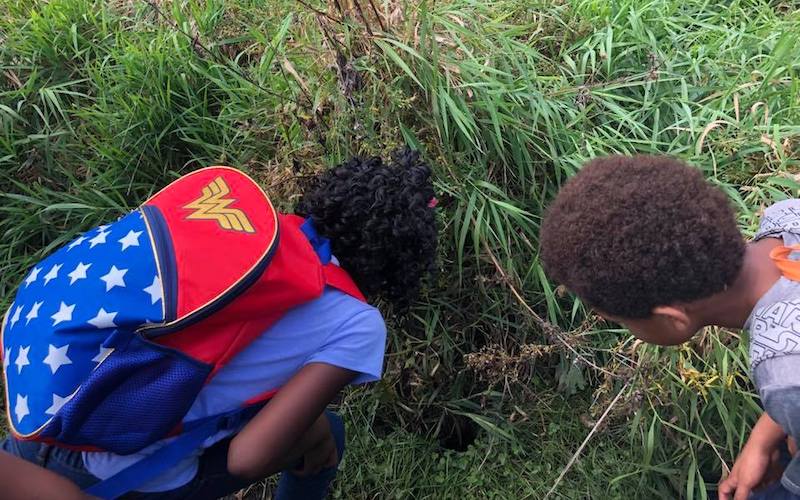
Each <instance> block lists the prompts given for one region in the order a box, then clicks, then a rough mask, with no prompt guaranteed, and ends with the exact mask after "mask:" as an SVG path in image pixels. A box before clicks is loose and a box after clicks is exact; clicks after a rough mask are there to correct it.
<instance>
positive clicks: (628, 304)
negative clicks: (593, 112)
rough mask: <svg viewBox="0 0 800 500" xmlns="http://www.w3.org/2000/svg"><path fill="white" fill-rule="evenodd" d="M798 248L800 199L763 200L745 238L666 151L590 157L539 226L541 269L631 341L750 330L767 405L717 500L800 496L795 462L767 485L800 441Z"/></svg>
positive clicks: (715, 196)
mask: <svg viewBox="0 0 800 500" xmlns="http://www.w3.org/2000/svg"><path fill="white" fill-rule="evenodd" d="M798 244H800V200H786V201H782V202H780V203H777V204H775V205H772V206H771V207H769V208H768V209H767V210H766V211H765V213H764V215H763V218H762V220H761V224H760V227H759V230H758V232H757V234H756V236H755V238H754V239H753V241H750V242H745V240H744V238H743V237H742V235H741V234H740V232H739V230H738V227H737V222H736V218H735V214H734V211H733V209H732V207H731V204H730V202H729V200H728V199H727V197H726V195H725V194H724V193H723V192H722V191H721V190H720V189H718V188H717V187H715V186H713V185H712V184H711V183H709V182H708V181H706V180H705V178H704V177H703V175H702V174H701V172H700V171H699V170H697V169H695V168H693V167H691V166H688V165H686V164H685V163H683V162H681V161H679V160H676V159H673V158H670V157H666V156H644V155H642V156H608V157H603V158H597V159H595V160H593V161H590V162H589V163H588V164H586V165H585V166H584V167H583V168H582V169H581V171H580V172H579V173H578V174H577V175H575V176H574V177H573V178H572V179H571V180H570V181H568V182H567V183H566V185H565V186H564V187H563V189H561V191H560V192H559V194H558V196H557V197H556V199H555V201H554V202H553V203H552V205H551V206H550V207H549V209H548V211H547V213H546V215H545V218H544V222H543V224H542V231H541V259H542V261H543V264H544V267H545V270H546V272H547V273H548V275H549V276H550V277H551V278H553V279H554V280H555V281H557V282H559V283H561V284H563V285H565V286H566V287H567V288H568V289H569V290H571V291H572V292H574V293H575V294H576V295H577V296H578V297H580V299H581V300H582V301H583V302H584V303H586V304H587V305H589V306H591V307H593V308H594V309H595V310H596V311H597V312H598V314H600V315H601V316H603V317H605V318H607V319H608V320H611V321H614V322H616V323H620V324H622V325H624V326H626V327H627V328H628V329H630V331H631V332H632V333H633V335H635V336H636V337H638V338H640V339H642V340H644V341H646V342H650V343H654V344H659V345H676V344H680V343H683V342H685V341H687V340H689V339H690V338H691V337H692V336H693V335H695V333H697V332H698V331H699V330H700V329H701V328H703V327H705V326H710V325H717V326H721V327H725V328H734V329H747V330H749V331H750V334H751V341H750V342H751V344H750V357H751V360H750V361H751V367H752V374H753V378H754V382H755V385H756V387H757V388H758V391H759V394H760V396H761V400H762V402H763V406H764V409H765V412H764V414H763V415H762V416H761V418H760V419H759V420H758V422H757V423H756V425H755V426H754V428H753V430H752V433H751V435H750V438H749V440H748V442H747V444H746V445H745V447H744V449H743V450H742V452H741V454H740V456H739V457H738V459H737V460H736V463H735V464H734V467H733V470H732V471H731V474H730V475H729V476H728V477H727V478H726V479H725V480H724V481H722V483H721V484H720V489H719V493H720V498H721V499H735V500H744V499H746V498H755V496H751V495H754V494H752V493H751V492H753V491H757V490H760V493H758V495H762V496H759V498H800V459H798V460H793V461H792V462H790V464H789V466H788V467H787V468H786V470H785V471H784V472H783V477H782V480H781V482H780V483H775V484H768V483H769V480H770V478H771V474H770V472H772V471H774V469H775V466H776V465H777V462H778V456H779V448H780V446H781V444H782V443H783V442H784V440H786V438H787V436H788V437H790V438H791V437H793V438H797V437H798V436H800V281H798V280H800V262H795V260H794V258H795V254H794V252H795V250H796V249H800V247H795V245H798ZM797 255H800V251H798V253H797Z"/></svg>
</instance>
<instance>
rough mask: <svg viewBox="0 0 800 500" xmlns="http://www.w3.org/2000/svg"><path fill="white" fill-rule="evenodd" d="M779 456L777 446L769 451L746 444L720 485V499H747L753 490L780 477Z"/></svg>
mask: <svg viewBox="0 0 800 500" xmlns="http://www.w3.org/2000/svg"><path fill="white" fill-rule="evenodd" d="M778 458H779V453H778V450H777V448H776V449H774V450H772V451H769V450H764V449H759V448H756V447H748V446H745V448H744V449H743V450H742V453H741V454H740V455H739V457H738V458H737V459H736V463H734V464H733V469H731V473H730V475H729V476H728V478H727V479H725V480H724V481H723V482H721V483H720V485H719V498H720V500H731V499H732V500H747V498H748V496H749V495H750V493H751V492H752V491H753V490H755V489H757V488H759V487H761V486H766V485H767V484H769V483H771V482H772V480H773V479H777V478H778V477H780V473H781V470H780V464H779V463H778Z"/></svg>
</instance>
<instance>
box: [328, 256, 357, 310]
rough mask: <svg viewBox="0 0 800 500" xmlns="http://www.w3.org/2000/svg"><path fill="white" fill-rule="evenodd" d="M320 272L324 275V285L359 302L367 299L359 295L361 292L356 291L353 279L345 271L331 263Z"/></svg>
mask: <svg viewBox="0 0 800 500" xmlns="http://www.w3.org/2000/svg"><path fill="white" fill-rule="evenodd" d="M322 272H323V273H325V284H326V285H328V286H331V287H333V288H335V289H337V290H339V291H340V292H344V293H346V294H347V295H350V296H351V297H354V298H356V299H358V300H360V301H361V302H366V301H367V299H366V297H364V294H362V293H361V290H359V289H358V287H357V286H356V284H355V282H354V281H353V278H351V277H350V275H349V274H347V271H345V270H344V269H342V268H341V267H339V266H337V265H336V264H334V263H333V262H330V263H328V264H326V265H325V266H324V267H323V268H322Z"/></svg>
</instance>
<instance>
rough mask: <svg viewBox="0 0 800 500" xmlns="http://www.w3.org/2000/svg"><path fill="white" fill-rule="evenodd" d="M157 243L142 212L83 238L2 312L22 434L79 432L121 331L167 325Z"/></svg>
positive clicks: (32, 273) (8, 382) (41, 267)
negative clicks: (57, 422) (90, 393)
mask: <svg viewBox="0 0 800 500" xmlns="http://www.w3.org/2000/svg"><path fill="white" fill-rule="evenodd" d="M0 1H2V0H0ZM145 219H146V218H145ZM153 244H154V243H153V240H151V239H150V238H149V236H148V230H147V226H146V223H145V220H143V219H141V218H140V217H139V212H138V211H137V212H133V213H131V214H129V215H126V216H124V217H122V218H120V219H119V221H117V222H114V223H112V224H111V225H108V226H104V227H99V228H95V229H93V230H91V231H89V232H88V233H86V234H83V235H80V234H76V235H75V236H74V237H73V238H72V240H70V241H67V242H66V244H65V245H64V246H63V247H62V248H60V249H57V250H55V251H54V252H52V253H51V254H50V255H49V256H48V257H47V259H46V260H44V261H42V262H39V263H36V264H35V265H32V266H30V268H28V269H27V273H26V274H25V275H23V276H22V283H21V284H20V285H19V287H18V290H17V294H16V297H13V299H14V300H13V302H10V307H9V308H8V311H7V312H6V311H5V310H4V311H2V312H0V327H4V331H3V339H2V342H0V344H2V348H0V358H2V360H3V361H2V367H1V368H2V372H0V380H2V381H0V385H2V384H4V383H5V384H4V385H5V387H2V386H0V391H4V390H5V391H7V392H6V395H7V397H6V399H7V401H6V404H7V405H8V413H9V415H10V418H11V421H10V424H12V427H13V429H14V431H16V432H17V433H18V434H21V435H32V434H34V433H36V432H37V430H38V429H43V428H44V427H45V426H46V425H47V423H48V422H50V421H51V420H52V419H53V418H54V417H56V418H63V419H64V422H63V425H64V426H69V427H70V428H71V427H75V426H79V425H80V422H76V421H75V420H74V419H75V418H77V417H75V416H74V415H71V414H70V413H67V412H71V410H72V407H73V405H78V404H83V401H81V403H79V402H78V399H77V398H76V397H75V396H74V394H76V393H77V391H78V390H79V389H80V388H81V387H86V388H87V390H95V389H94V388H92V387H93V386H92V384H93V383H95V382H97V381H96V380H95V378H94V377H93V376H92V375H91V374H92V373H95V375H97V371H98V370H100V369H106V367H107V366H108V365H109V363H113V360H114V358H115V356H117V353H116V351H115V350H114V349H113V348H114V347H115V346H113V345H109V344H108V343H104V342H105V341H106V340H107V339H108V338H109V336H113V335H114V332H115V330H116V329H120V331H119V333H128V332H130V333H133V332H134V331H135V330H136V328H138V327H139V326H141V325H144V324H146V322H147V319H151V320H152V321H154V322H155V323H156V324H160V323H162V322H163V319H164V311H163V308H162V304H163V302H164V301H165V300H166V293H165V292H164V297H163V298H161V295H162V292H161V290H160V289H159V288H160V286H161V281H158V280H155V279H154V276H155V277H158V276H159V270H158V263H157V258H156V256H157V255H158V252H159V251H160V250H159V249H155V248H153ZM0 282H2V278H0ZM3 283H4V282H3ZM151 283H155V284H154V285H153V286H152V288H151V287H150V286H149V285H151ZM26 285H27V286H26ZM1 287H2V285H0V288H1ZM148 291H149V292H152V294H153V295H151V294H150V293H147V292H148ZM159 300H160V301H161V302H159ZM145 318H147V319H145ZM122 329H124V331H123V330H122ZM108 369H110V368H108ZM3 378H4V379H5V380H3ZM100 383H102V382H100ZM81 390H83V389H81ZM18 396H19V398H22V399H18ZM0 398H2V396H0ZM18 402H19V403H18ZM17 403H18V404H17ZM87 404H91V403H87ZM65 405H66V406H65ZM79 413H80V412H79ZM0 427H2V425H0ZM65 428H66V427H65ZM2 496H3V495H2V493H0V497H2Z"/></svg>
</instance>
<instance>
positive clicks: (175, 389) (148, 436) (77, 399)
mask: <svg viewBox="0 0 800 500" xmlns="http://www.w3.org/2000/svg"><path fill="white" fill-rule="evenodd" d="M105 345H106V346H107V347H111V348H114V352H113V353H112V354H111V355H109V356H108V357H107V358H106V359H105V361H103V362H102V363H101V364H100V365H99V366H98V367H97V369H96V370H94V371H93V372H92V373H91V375H90V376H89V378H88V379H87V380H86V381H85V382H84V383H83V385H82V387H81V389H80V390H79V391H78V392H77V393H76V394H75V396H74V397H73V400H72V401H71V402H70V403H71V404H69V405H65V406H64V407H63V408H62V411H61V412H59V414H58V415H57V416H56V418H54V419H53V421H52V422H51V423H50V425H48V428H47V429H46V430H45V435H47V436H48V437H51V438H53V439H55V440H56V441H57V442H59V443H63V444H67V445H87V444H90V445H92V446H97V447H99V448H102V449H104V450H107V451H110V452H112V453H118V454H122V455H127V454H130V453H134V452H136V451H139V450H140V449H142V448H144V447H145V446H147V445H150V444H152V443H153V442H155V441H157V440H159V439H162V438H164V436H166V435H167V434H168V433H169V432H170V431H172V430H173V429H175V428H176V427H177V426H178V425H179V424H180V422H181V420H182V419H183V417H184V415H186V412H187V411H188V410H189V408H190V407H191V405H192V403H193V402H194V400H195V398H196V397H197V393H198V392H200V389H201V388H202V387H203V384H204V383H205V380H206V378H207V377H208V374H209V373H210V371H211V366H210V365H206V364H204V363H200V362H199V361H196V360H193V359H191V358H189V357H187V356H185V355H183V354H181V353H179V352H177V351H174V350H172V349H168V348H165V347H163V346H159V345H157V344H154V343H151V342H148V341H147V340H144V339H143V338H141V337H140V336H139V335H136V334H130V333H124V332H117V333H116V334H114V335H112V336H111V337H110V338H109V339H108V341H107V342H106V344H105Z"/></svg>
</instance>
